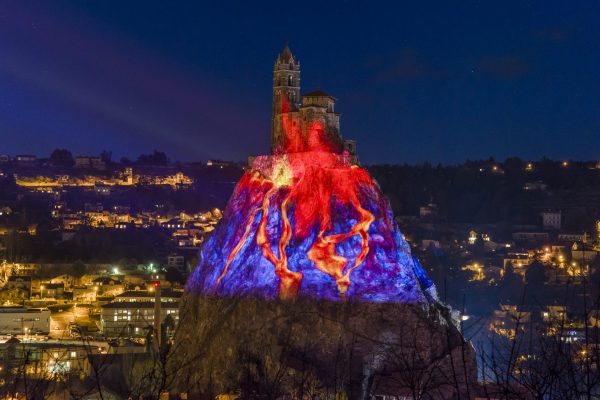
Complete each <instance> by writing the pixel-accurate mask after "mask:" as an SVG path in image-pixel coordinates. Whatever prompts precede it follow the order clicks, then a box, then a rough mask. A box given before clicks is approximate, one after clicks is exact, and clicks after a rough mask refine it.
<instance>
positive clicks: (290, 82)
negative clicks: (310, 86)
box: [288, 75, 294, 86]
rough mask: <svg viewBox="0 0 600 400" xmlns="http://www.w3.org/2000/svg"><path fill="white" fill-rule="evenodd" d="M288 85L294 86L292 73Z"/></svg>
mask: <svg viewBox="0 0 600 400" xmlns="http://www.w3.org/2000/svg"><path fill="white" fill-rule="evenodd" d="M288 86H294V77H293V76H292V75H290V76H288Z"/></svg>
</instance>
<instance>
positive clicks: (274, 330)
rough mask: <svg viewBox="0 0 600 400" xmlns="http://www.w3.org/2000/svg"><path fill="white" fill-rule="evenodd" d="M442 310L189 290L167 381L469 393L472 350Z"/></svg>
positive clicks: (424, 394) (184, 385)
mask: <svg viewBox="0 0 600 400" xmlns="http://www.w3.org/2000/svg"><path fill="white" fill-rule="evenodd" d="M445 313H446V310H445V309H443V308H441V307H439V306H437V305H434V306H430V307H423V306H422V305H413V304H400V303H396V304H390V303H385V304H382V303H367V302H356V303H355V302H330V301H316V300H312V299H300V300H294V301H289V300H264V299H256V298H251V297H237V298H236V297H203V296H196V295H189V294H188V295H187V296H186V299H185V301H184V304H183V306H182V310H181V323H180V325H179V328H178V331H177V334H176V338H175V344H174V347H173V354H174V356H173V357H172V358H170V360H169V361H170V364H169V368H170V371H171V372H170V374H171V376H173V387H174V388H177V389H178V391H182V390H183V391H188V392H190V393H196V394H203V395H204V396H206V398H214V395H216V394H219V393H233V392H241V394H242V396H243V398H254V397H256V398H258V397H261V398H269V399H276V398H282V396H287V398H298V399H301V398H320V399H325V398H331V399H334V398H336V399H340V398H348V399H366V398H368V397H369V395H374V394H382V395H394V396H400V397H402V396H414V395H416V394H418V396H417V397H414V398H423V399H450V398H457V397H456V396H457V395H460V398H464V399H468V398H469V396H470V393H473V390H474V388H475V386H476V376H475V371H476V368H475V357H474V352H473V349H472V348H471V346H470V345H469V344H468V343H466V342H465V341H464V340H463V338H462V336H461V335H460V333H459V332H458V330H457V329H456V327H455V326H453V325H452V324H449V323H448V316H447V315H446V314H445ZM315 396H316V397H315ZM453 396H454V397H453Z"/></svg>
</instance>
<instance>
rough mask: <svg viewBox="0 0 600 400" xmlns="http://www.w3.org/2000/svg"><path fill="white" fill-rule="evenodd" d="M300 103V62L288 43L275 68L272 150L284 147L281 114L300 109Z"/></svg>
mask: <svg viewBox="0 0 600 400" xmlns="http://www.w3.org/2000/svg"><path fill="white" fill-rule="evenodd" d="M299 104H300V63H299V62H298V60H296V58H295V57H294V55H293V54H292V51H291V50H290V48H289V47H288V45H287V43H286V45H285V46H284V48H283V50H282V51H281V53H280V54H279V55H278V56H277V59H276V60H275V67H274V69H273V108H272V119H271V152H274V151H276V150H277V149H280V148H282V147H283V137H284V136H283V126H282V119H281V114H283V113H287V112H290V111H292V112H293V111H298V106H299Z"/></svg>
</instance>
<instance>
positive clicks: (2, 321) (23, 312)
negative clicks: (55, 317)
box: [0, 307, 50, 335]
mask: <svg viewBox="0 0 600 400" xmlns="http://www.w3.org/2000/svg"><path fill="white" fill-rule="evenodd" d="M49 332H50V310H48V309H47V308H26V307H0V334H4V335H27V334H32V333H49Z"/></svg>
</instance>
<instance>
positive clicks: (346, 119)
mask: <svg viewBox="0 0 600 400" xmlns="http://www.w3.org/2000/svg"><path fill="white" fill-rule="evenodd" d="M256 4H262V5H261V6H258V5H256ZM599 18H600V3H599V2H598V1H596V0H594V1H574V2H566V1H540V2H529V1H523V0H517V1H498V2H487V1H469V0H465V1H458V2H452V1H439V2H425V1H423V2H396V1H394V2H392V1H390V2H367V1H345V2H342V1H329V2H282V1H280V2H275V3H267V2H252V1H241V2H224V1H223V2H217V1H210V2H208V1H207V2H206V4H204V3H203V2H200V1H193V2H192V1H190V2H183V1H180V2H169V1H163V0H161V1H151V0H145V1H123V0H116V1H109V0H97V1H92V0H88V1H75V0H73V1H52V2H47V1H36V2H34V1H27V0H0V153H9V154H16V153H34V154H38V155H48V154H49V153H50V152H51V150H52V149H54V148H56V147H66V148H69V149H71V150H72V151H73V153H74V154H98V153H99V152H100V151H101V150H102V149H106V150H112V151H113V154H114V156H115V157H116V158H120V157H121V156H123V155H125V156H129V157H136V156H137V155H138V154H140V153H142V152H148V151H151V150H153V149H161V150H164V151H166V152H167V154H168V155H169V156H170V158H171V159H179V160H186V161H187V160H206V159H207V158H223V159H233V160H243V159H245V158H246V156H247V155H249V154H261V153H266V152H267V149H268V138H269V127H270V122H269V121H270V101H271V84H272V67H273V61H274V59H275V57H276V55H277V53H278V52H279V50H280V49H281V47H282V46H283V43H284V41H285V40H286V39H288V40H289V43H290V47H291V48H292V51H293V52H294V53H295V55H296V56H297V57H298V58H299V60H300V62H301V65H302V87H303V91H309V90H312V89H315V88H317V87H320V88H322V89H324V90H326V91H328V92H330V93H331V94H333V95H334V96H336V97H338V99H339V103H338V106H337V110H338V111H340V112H341V113H342V133H343V134H344V136H345V137H348V138H355V139H357V140H358V143H359V155H360V157H361V159H362V160H363V162H366V163H402V162H408V163H415V162H422V161H430V162H434V163H437V162H442V163H454V162H460V161H463V160H466V159H478V158H486V157H489V156H493V157H496V158H498V159H503V158H505V157H507V156H512V155H517V156H521V157H524V158H527V159H538V158H540V157H542V156H544V155H547V156H550V157H552V158H560V159H563V158H572V159H598V158H600V73H599V72H598V71H599V70H600V24H599V23H598V20H599Z"/></svg>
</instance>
